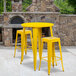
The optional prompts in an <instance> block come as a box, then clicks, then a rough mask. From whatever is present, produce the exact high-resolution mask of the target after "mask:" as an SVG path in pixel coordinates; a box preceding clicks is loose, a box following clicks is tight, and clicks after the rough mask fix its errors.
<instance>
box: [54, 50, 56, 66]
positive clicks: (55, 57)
mask: <svg viewBox="0 0 76 76" xmlns="http://www.w3.org/2000/svg"><path fill="white" fill-rule="evenodd" d="M54 58H55V64H56V66H57V60H56V55H55V51H54Z"/></svg>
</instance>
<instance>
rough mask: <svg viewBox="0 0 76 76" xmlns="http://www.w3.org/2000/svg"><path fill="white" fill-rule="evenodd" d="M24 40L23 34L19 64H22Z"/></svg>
mask: <svg viewBox="0 0 76 76" xmlns="http://www.w3.org/2000/svg"><path fill="white" fill-rule="evenodd" d="M23 40H24V38H23V34H21V62H20V64H22V61H23V57H24V41H23Z"/></svg>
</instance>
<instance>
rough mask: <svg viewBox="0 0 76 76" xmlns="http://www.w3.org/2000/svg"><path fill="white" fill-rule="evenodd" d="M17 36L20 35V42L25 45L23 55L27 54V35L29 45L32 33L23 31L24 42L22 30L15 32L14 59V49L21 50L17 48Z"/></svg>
mask: <svg viewBox="0 0 76 76" xmlns="http://www.w3.org/2000/svg"><path fill="white" fill-rule="evenodd" d="M18 35H21V42H24V43H25V45H24V49H25V54H27V35H30V39H31V44H32V32H31V30H26V31H25V40H23V30H17V32H16V41H15V51H14V57H15V55H16V49H21V48H19V46H17V39H18Z"/></svg>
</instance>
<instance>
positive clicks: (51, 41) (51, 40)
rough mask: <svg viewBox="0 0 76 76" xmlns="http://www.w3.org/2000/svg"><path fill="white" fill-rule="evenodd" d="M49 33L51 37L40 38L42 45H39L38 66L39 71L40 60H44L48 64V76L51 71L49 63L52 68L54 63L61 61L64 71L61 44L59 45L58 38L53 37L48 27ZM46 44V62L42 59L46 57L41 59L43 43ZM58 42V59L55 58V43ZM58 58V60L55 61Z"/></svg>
mask: <svg viewBox="0 0 76 76" xmlns="http://www.w3.org/2000/svg"><path fill="white" fill-rule="evenodd" d="M50 31H51V37H44V38H42V44H41V54H40V64H39V70H40V67H41V60H45V61H47V62H48V74H49V75H50V69H51V62H52V65H53V67H54V61H55V62H56V61H59V60H61V64H62V70H63V71H64V67H63V60H62V51H61V43H60V38H57V37H53V33H52V27H50ZM44 42H46V43H47V49H48V50H47V55H48V56H47V58H48V59H47V60H46V59H44V58H46V57H42V50H43V43H44ZM56 42H58V44H59V50H60V57H57V56H55V43H56ZM57 58H58V59H57Z"/></svg>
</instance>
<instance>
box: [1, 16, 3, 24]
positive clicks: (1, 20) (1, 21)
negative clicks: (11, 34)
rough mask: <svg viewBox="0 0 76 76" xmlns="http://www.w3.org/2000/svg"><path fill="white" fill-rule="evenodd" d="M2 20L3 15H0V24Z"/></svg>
mask: <svg viewBox="0 0 76 76" xmlns="http://www.w3.org/2000/svg"><path fill="white" fill-rule="evenodd" d="M2 22H3V15H0V24H2Z"/></svg>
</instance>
